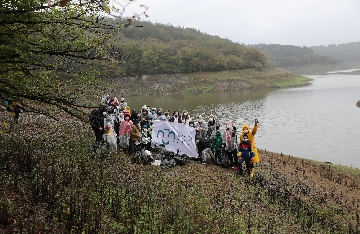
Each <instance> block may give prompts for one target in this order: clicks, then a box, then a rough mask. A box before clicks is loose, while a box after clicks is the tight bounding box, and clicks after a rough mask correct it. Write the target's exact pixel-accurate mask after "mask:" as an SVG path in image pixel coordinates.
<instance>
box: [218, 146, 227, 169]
mask: <svg viewBox="0 0 360 234" xmlns="http://www.w3.org/2000/svg"><path fill="white" fill-rule="evenodd" d="M216 163H217V164H218V165H220V166H222V167H223V168H228V167H230V162H229V158H228V157H227V155H226V153H225V150H224V149H223V150H221V154H220V155H219V156H218V157H216Z"/></svg>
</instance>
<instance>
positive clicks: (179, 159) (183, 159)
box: [174, 154, 190, 166]
mask: <svg viewBox="0 0 360 234" xmlns="http://www.w3.org/2000/svg"><path fill="white" fill-rule="evenodd" d="M174 160H175V161H176V164H178V165H181V166H183V165H185V164H187V163H188V162H189V161H190V159H189V157H188V156H187V155H186V154H181V155H179V154H177V155H175V157H174Z"/></svg>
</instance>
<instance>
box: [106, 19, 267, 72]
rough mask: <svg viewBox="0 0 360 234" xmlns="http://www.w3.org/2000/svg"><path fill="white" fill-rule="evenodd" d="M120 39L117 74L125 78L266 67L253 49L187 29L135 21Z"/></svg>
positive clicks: (117, 42)
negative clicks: (119, 64) (120, 61)
mask: <svg viewBox="0 0 360 234" xmlns="http://www.w3.org/2000/svg"><path fill="white" fill-rule="evenodd" d="M112 23H118V22H117V21H114V22H112ZM120 38H121V40H118V41H116V42H115V47H117V48H119V49H120V51H119V52H120V54H121V56H122V64H121V66H120V67H121V68H122V69H121V70H122V72H121V73H122V74H121V75H125V76H129V75H141V74H164V73H167V74H169V73H189V72H201V71H224V70H241V69H247V68H257V69H261V68H263V67H267V66H268V62H267V59H266V57H265V55H263V54H262V53H261V52H260V51H259V50H257V49H254V48H249V47H246V46H244V45H241V44H238V43H234V42H232V41H230V40H227V39H222V38H220V37H218V36H210V35H207V34H205V33H202V32H200V31H198V30H195V29H191V28H181V27H174V26H171V25H163V24H158V23H156V24H153V23H150V22H139V21H137V22H136V21H135V22H132V24H131V26H130V27H126V28H122V29H121V35H120Z"/></svg>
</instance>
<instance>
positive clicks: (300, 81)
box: [271, 76, 309, 87]
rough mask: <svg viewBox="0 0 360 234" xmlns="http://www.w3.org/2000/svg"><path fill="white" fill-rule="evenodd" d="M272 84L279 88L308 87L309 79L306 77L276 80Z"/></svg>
mask: <svg viewBox="0 0 360 234" xmlns="http://www.w3.org/2000/svg"><path fill="white" fill-rule="evenodd" d="M271 83H272V84H274V85H276V86H279V87H288V86H299V85H307V84H308V83H309V78H307V77H304V76H294V77H291V78H290V79H280V80H275V81H272V82H271Z"/></svg>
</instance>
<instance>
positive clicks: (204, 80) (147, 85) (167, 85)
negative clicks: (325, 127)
mask: <svg viewBox="0 0 360 234" xmlns="http://www.w3.org/2000/svg"><path fill="white" fill-rule="evenodd" d="M310 81H311V79H310V78H308V77H305V76H299V75H295V74H293V73H290V72H286V71H280V70H275V69H273V68H265V69H262V70H256V69H245V70H232V71H222V72H196V73H187V74H184V73H177V74H156V75H142V76H138V77H118V78H115V79H112V81H111V82H112V83H111V86H112V87H113V90H116V92H114V94H115V95H118V96H122V95H124V96H151V95H162V96H167V95H176V94H181V95H196V94H201V93H213V92H227V91H236V90H253V89H269V88H292V87H301V86H306V85H309V84H310ZM104 82H107V83H109V82H108V81H106V80H105V81H104Z"/></svg>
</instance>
